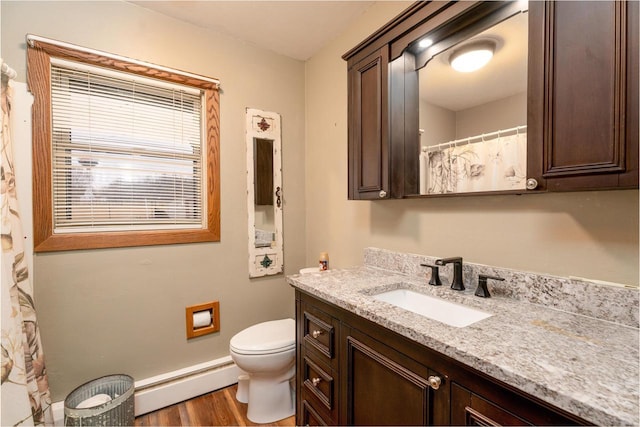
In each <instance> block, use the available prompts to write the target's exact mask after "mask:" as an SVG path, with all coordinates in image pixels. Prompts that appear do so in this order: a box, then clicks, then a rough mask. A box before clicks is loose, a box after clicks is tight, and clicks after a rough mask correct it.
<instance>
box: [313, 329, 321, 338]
mask: <svg viewBox="0 0 640 427" xmlns="http://www.w3.org/2000/svg"><path fill="white" fill-rule="evenodd" d="M320 335H322V331H318V330H315V331H313V332H311V336H312V337H314V338H318V337H319V336H320Z"/></svg>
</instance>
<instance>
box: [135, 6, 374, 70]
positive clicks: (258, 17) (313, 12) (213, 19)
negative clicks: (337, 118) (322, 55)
mask: <svg viewBox="0 0 640 427" xmlns="http://www.w3.org/2000/svg"><path fill="white" fill-rule="evenodd" d="M131 3H135V4H137V5H138V6H141V7H144V8H146V9H151V10H154V11H156V12H159V13H162V14H163V15H167V16H170V17H173V18H176V19H179V20H181V21H185V22H189V23H191V24H193V25H196V26H198V27H202V28H207V29H210V30H212V31H216V32H219V33H223V34H226V35H228V36H231V37H234V38H236V39H240V40H243V41H246V42H249V43H252V44H254V45H256V46H258V47H262V48H266V49H269V50H272V51H274V52H276V53H279V54H281V55H285V56H288V57H291V58H294V59H298V60H301V61H306V60H307V59H309V58H311V57H312V56H313V55H314V54H315V53H316V52H317V51H318V50H320V49H321V48H322V47H323V46H324V45H325V44H327V43H328V42H329V41H331V40H332V39H333V38H334V37H336V36H337V35H339V34H340V33H341V32H343V31H344V30H345V29H346V28H347V27H348V26H349V25H350V24H351V22H353V21H354V20H355V19H357V18H358V17H359V16H360V15H362V13H363V12H364V11H365V10H366V9H368V8H369V7H370V6H371V5H372V4H373V3H374V2H373V1H325V0H322V1H217V0H216V1H210V0H209V1H206V0H203V1H181V0H169V1H165V0H162V1H146V0H145V1H131Z"/></svg>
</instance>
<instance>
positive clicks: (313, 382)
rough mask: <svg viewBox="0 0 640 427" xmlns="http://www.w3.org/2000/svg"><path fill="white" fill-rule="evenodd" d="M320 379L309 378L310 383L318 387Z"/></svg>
mask: <svg viewBox="0 0 640 427" xmlns="http://www.w3.org/2000/svg"><path fill="white" fill-rule="evenodd" d="M320 381H322V379H321V378H318V377H316V378H311V384H313V386H314V387H318V384H320Z"/></svg>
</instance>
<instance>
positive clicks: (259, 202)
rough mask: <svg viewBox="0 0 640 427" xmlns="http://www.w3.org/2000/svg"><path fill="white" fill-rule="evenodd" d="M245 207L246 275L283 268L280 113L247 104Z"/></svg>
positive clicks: (266, 272)
mask: <svg viewBox="0 0 640 427" xmlns="http://www.w3.org/2000/svg"><path fill="white" fill-rule="evenodd" d="M246 126H247V138H246V139H247V207H248V219H249V222H248V226H249V277H260V276H266V275H271V274H279V273H282V272H283V271H284V266H283V244H282V167H281V165H282V159H281V157H280V146H281V141H280V116H279V115H278V114H276V113H270V112H267V111H261V110H255V109H251V108H248V109H247V113H246Z"/></svg>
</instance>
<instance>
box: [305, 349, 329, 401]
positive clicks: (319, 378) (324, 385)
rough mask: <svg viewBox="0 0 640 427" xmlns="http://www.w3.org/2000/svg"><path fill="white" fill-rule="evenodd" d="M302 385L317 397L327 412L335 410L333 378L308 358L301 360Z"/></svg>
mask: <svg viewBox="0 0 640 427" xmlns="http://www.w3.org/2000/svg"><path fill="white" fill-rule="evenodd" d="M302 385H303V387H304V388H305V389H307V390H308V391H309V392H310V393H311V394H312V395H314V396H315V397H317V398H318V400H319V401H320V403H322V405H324V407H325V408H326V409H327V410H329V411H332V410H333V409H335V401H334V391H335V381H334V379H333V376H332V375H331V374H330V373H328V372H327V371H326V370H325V369H323V368H322V367H321V366H320V365H319V364H316V363H314V362H313V361H312V360H311V359H310V358H309V357H304V358H303V359H302Z"/></svg>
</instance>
